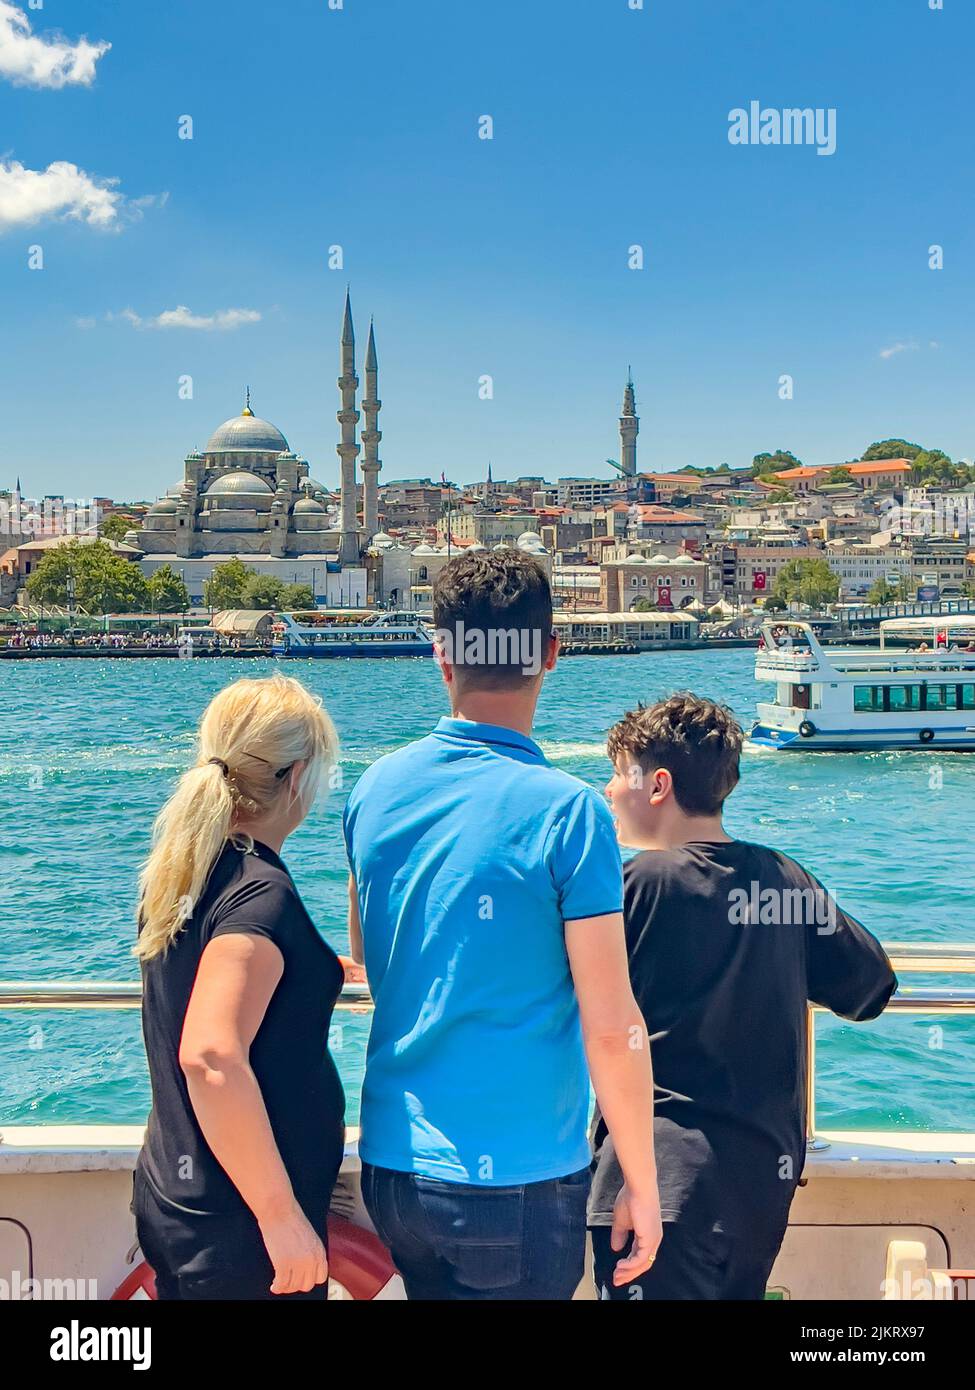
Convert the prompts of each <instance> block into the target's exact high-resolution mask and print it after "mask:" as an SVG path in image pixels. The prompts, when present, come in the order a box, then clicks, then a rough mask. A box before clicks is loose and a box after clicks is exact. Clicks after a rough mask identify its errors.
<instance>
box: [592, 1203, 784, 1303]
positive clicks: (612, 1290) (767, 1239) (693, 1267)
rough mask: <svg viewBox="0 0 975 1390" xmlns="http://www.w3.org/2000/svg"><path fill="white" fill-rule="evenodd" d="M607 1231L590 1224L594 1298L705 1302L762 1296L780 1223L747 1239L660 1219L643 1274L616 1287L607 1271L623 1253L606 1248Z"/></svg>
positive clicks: (779, 1237) (778, 1242)
mask: <svg viewBox="0 0 975 1390" xmlns="http://www.w3.org/2000/svg"><path fill="white" fill-rule="evenodd" d="M610 1233H611V1228H610V1227H609V1226H594V1227H593V1229H592V1232H591V1234H592V1253H593V1274H594V1276H595V1280H596V1292H597V1294H598V1295H599V1297H600V1298H602V1299H607V1300H609V1301H610V1302H613V1303H632V1302H640V1301H641V1300H649V1301H651V1302H656V1301H662V1300H665V1299H692V1300H699V1301H702V1302H711V1301H717V1300H725V1299H759V1298H764V1296H765V1286H766V1284H767V1283H768V1277H769V1274H770V1273H771V1270H772V1265H773V1264H774V1263H775V1257H776V1255H777V1254H778V1253H779V1246H780V1245H781V1244H782V1239H783V1237H784V1235H785V1227H783V1228H782V1230H781V1231H778V1232H772V1233H771V1234H769V1233H763V1235H762V1236H761V1237H760V1238H758V1239H756V1240H748V1239H746V1238H745V1237H731V1236H727V1235H723V1234H721V1232H719V1231H705V1230H700V1229H697V1230H695V1229H692V1228H690V1227H688V1226H685V1225H684V1224H683V1223H682V1222H680V1221H666V1222H664V1238H663V1240H662V1241H661V1242H660V1249H659V1250H658V1251H657V1258H656V1259H655V1260H654V1262H653V1264H652V1265H651V1266H650V1268H649V1269H648V1270H647V1272H646V1274H641V1276H640V1277H639V1279H633V1280H631V1281H630V1283H629V1284H621V1285H620V1286H619V1288H617V1287H616V1286H615V1285H614V1284H613V1270H614V1269H615V1268H616V1264H617V1262H618V1261H619V1260H620V1259H621V1258H622V1255H623V1254H624V1253H625V1251H616V1250H613V1249H612V1248H611V1247H610V1243H609V1239H610ZM626 1248H627V1249H629V1241H627V1246H626Z"/></svg>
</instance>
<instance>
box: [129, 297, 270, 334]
mask: <svg viewBox="0 0 975 1390" xmlns="http://www.w3.org/2000/svg"><path fill="white" fill-rule="evenodd" d="M108 318H109V319H112V318H120V319H124V320H125V322H126V323H130V324H131V325H132V327H133V328H194V329H197V330H199V331H202V332H204V333H213V332H216V333H231V332H233V330H234V329H235V328H241V327H242V326H243V325H244V324H247V323H260V321H261V315H260V314H259V313H258V311H257V310H256V309H216V310H215V311H214V312H213V313H212V314H194V313H192V312H191V311H190V310H189V309H188V308H187V307H186V305H185V304H178V305H177V306H176V308H175V309H164V310H163V312H162V313H161V314H155V315H154V316H153V317H152V318H148V319H144V318H142V317H141V316H140V315H139V314H137V313H136V312H135V310H134V309H123V310H122V312H121V313H120V314H109V315H108Z"/></svg>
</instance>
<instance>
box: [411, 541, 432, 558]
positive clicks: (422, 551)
mask: <svg viewBox="0 0 975 1390" xmlns="http://www.w3.org/2000/svg"><path fill="white" fill-rule="evenodd" d="M413 554H414V555H436V554H437V551H436V550H434V548H433V546H432V545H427V543H426V541H423V542H422V543H421V544H420V545H418V546H417V548H416V549H415V550H414V551H413Z"/></svg>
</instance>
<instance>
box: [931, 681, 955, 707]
mask: <svg viewBox="0 0 975 1390" xmlns="http://www.w3.org/2000/svg"><path fill="white" fill-rule="evenodd" d="M926 694H927V699H926V703H925V709H955V708H956V705H957V702H958V687H957V686H955V685H929V686H928V688H927V692H926Z"/></svg>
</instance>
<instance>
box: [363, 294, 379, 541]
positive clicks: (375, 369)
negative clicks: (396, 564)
mask: <svg viewBox="0 0 975 1390" xmlns="http://www.w3.org/2000/svg"><path fill="white" fill-rule="evenodd" d="M381 408H382V401H381V400H380V399H379V362H378V360H377V358H376V335H375V333H374V332H373V327H372V320H371V319H370V321H369V342H368V345H367V347H366V393H365V395H364V396H363V398H362V413H363V415H364V416H365V417H366V424H365V428H364V429H363V431H362V444H363V453H362V524H363V529H364V530H365V533H366V535H365V542H366V545H368V544H369V542H370V541H371V540H372V538H373V536H374V535H375V534H376V532H377V531H378V530H379V470H380V468H382V463H381V462H380V459H379V441H380V439H382V437H383V436H382V431H381V430H379V429H377V428H376V427H377V425H378V423H379V418H378V417H379V411H380V409H381Z"/></svg>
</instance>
